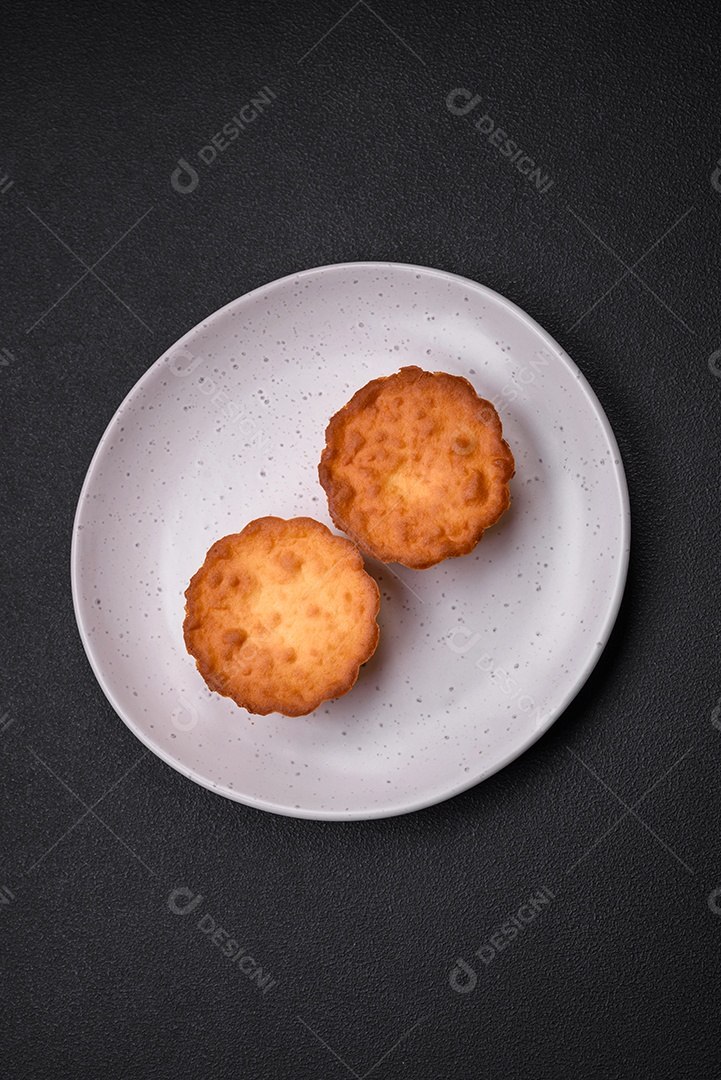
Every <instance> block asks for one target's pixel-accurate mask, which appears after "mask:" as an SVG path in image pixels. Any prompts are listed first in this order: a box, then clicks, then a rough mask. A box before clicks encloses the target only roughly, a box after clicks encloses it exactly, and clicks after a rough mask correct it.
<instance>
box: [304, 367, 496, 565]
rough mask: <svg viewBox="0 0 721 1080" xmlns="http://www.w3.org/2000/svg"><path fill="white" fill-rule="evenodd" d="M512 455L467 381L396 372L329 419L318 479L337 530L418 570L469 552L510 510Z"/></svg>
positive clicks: (490, 410)
mask: <svg viewBox="0 0 721 1080" xmlns="http://www.w3.org/2000/svg"><path fill="white" fill-rule="evenodd" d="M514 471H515V465H514V461H513V454H512V453H511V451H510V449H509V447H508V444H507V443H506V442H505V441H504V439H503V437H502V430H501V421H500V420H499V418H498V413H497V412H496V410H495V409H494V407H493V405H492V404H491V402H490V401H485V400H484V399H483V398H479V396H478V394H477V393H476V391H475V390H474V388H473V386H471V384H470V383H469V382H468V380H467V379H463V378H460V377H459V376H458V375H449V374H447V373H446V372H444V371H437V372H431V371H423V370H422V369H421V368H418V367H404V368H401V370H400V371H399V372H397V373H396V374H394V375H390V376H388V377H385V378H380V379H373V380H372V381H371V382H369V383H368V384H367V385H366V386H364V387H363V388H362V389H361V390H359V391H358V392H357V393H356V394H354V395H353V397H352V398H351V399H350V401H349V402H348V404H347V405H344V406H343V408H342V409H341V410H340V411H339V412H337V413H336V414H335V416H333V417H332V419H331V421H330V423H329V424H328V427H327V429H326V446H325V449H324V450H323V454H322V456H321V460H320V465H319V467H318V475H319V477H320V482H321V484H322V485H323V487H324V489H325V492H326V494H327V496H328V506H329V508H330V514H331V517H332V519H333V521H334V522H335V524H336V525H337V526H338V528H339V529H342V530H343V532H345V533H347V534H348V535H349V536H351V537H352V538H353V539H354V540H355V541H356V542H357V544H358V545H359V546H360V547H361V548H362V549H363V551H365V552H367V553H368V554H369V555H372V556H373V557H374V558H376V559H379V560H380V561H381V562H384V563H389V562H398V563H402V564H403V565H404V566H410V567H412V568H414V569H416V570H425V569H427V568H428V567H429V566H434V565H435V564H436V563H439V562H440V561H441V560H442V559H448V558H454V557H456V556H458V555H466V554H467V553H468V552H469V551H472V550H473V548H474V547H475V545H476V544H477V543H478V541H479V540H480V539H481V537H482V536H483V533H484V531H485V530H486V529H487V528H488V527H489V526H490V525H493V524H494V522H496V521H498V519H499V517H500V516H501V514H502V513H503V511H504V510H506V509H507V507H508V506H509V504H510V494H509V491H508V481H509V480H510V479H511V477H512V476H513V474H514Z"/></svg>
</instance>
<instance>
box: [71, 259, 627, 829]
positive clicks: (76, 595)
mask: <svg viewBox="0 0 721 1080" xmlns="http://www.w3.org/2000/svg"><path fill="white" fill-rule="evenodd" d="M361 267H362V268H364V269H373V270H379V269H396V268H400V269H402V270H408V271H417V272H420V273H422V274H426V275H429V276H431V277H436V278H439V279H441V280H445V281H451V282H458V283H462V284H463V285H465V286H471V287H472V288H473V289H475V290H477V291H478V292H480V293H481V294H483V295H485V296H490V297H491V298H492V299H493V300H494V301H496V302H498V303H500V304H501V306H503V307H505V308H506V309H507V310H508V311H509V312H511V313H512V314H513V315H514V316H515V317H516V318H518V319H520V320H521V321H522V322H524V323H525V324H526V325H527V326H528V327H529V328H531V329H532V330H533V331H534V332H535V333H536V334H538V335H539V336H540V337H541V339H542V340H543V341H544V343H545V344H546V345H547V346H548V347H550V349H551V351H552V352H553V353H554V355H555V356H556V357H557V358H558V359H559V360H560V361H561V363H563V364H564V365H565V366H566V367H567V368H568V370H569V371H570V373H571V374H572V375H573V376H574V377H575V378H576V379H577V381H578V383H579V385H580V387H581V389H582V391H583V393H584V394H585V396H586V398H587V399H588V402H589V404H590V406H591V408H592V410H593V412H594V414H595V417H596V420H597V421H598V422H599V423H600V426H601V429H602V431H603V433H604V436H605V437H606V439H607V441H608V444H609V446H610V448H611V450H612V451H613V455H614V456H613V459H612V462H611V464H612V466H613V471H614V476H615V478H616V483H617V486H618V491H619V496H620V501H621V529H620V533H619V542H620V548H621V551H620V558H619V562H618V568H617V572H616V578H615V581H614V583H613V589H612V593H611V595H610V598H609V603H608V607H607V611H606V615H605V618H604V621H603V625H602V628H601V630H600V631H599V635H598V637H599V641H600V642H601V648H598V647H597V648H596V649H594V650H593V651H592V652H591V653H590V654H589V657H588V658H587V660H586V662H585V664H584V665H583V667H582V668H581V669H580V671H579V673H578V674H577V675H576V677H575V678H574V680H573V682H572V684H571V686H570V687H569V689H568V690H567V691H566V694H565V695H564V696H563V697H562V698H561V699H560V701H559V702H558V704H557V705H556V706H555V707H554V708H553V709H551V710H550V712H549V715H548V717H546V718H545V719H544V721H543V724H542V725H540V726H539V727H538V728H537V729H536V730H535V731H532V732H531V733H530V735H529V736H528V737H527V738H526V739H525V740H523V741H522V742H521V743H519V744H518V745H517V746H515V747H514V748H513V750H511V751H510V752H509V753H508V754H506V755H505V756H504V757H503V758H501V759H500V760H499V761H498V762H496V763H495V764H494V765H493V766H492V767H491V768H489V769H488V771H487V772H482V773H481V774H480V775H478V776H474V777H472V778H470V779H465V780H462V781H461V782H460V783H459V784H458V785H457V786H455V787H453V788H451V789H449V790H447V791H444V792H441V793H440V794H438V793H433V794H431V795H426V796H423V797H420V798H418V799H415V800H413V801H412V802H408V803H407V804H406V805H404V806H401V807H395V806H394V807H390V808H388V807H386V808H383V807H373V808H369V809H366V810H362V811H358V810H350V811H347V810H346V811H344V810H308V809H306V808H304V807H291V806H280V805H278V804H276V803H273V802H270V801H268V800H265V799H262V798H256V797H254V796H249V795H244V794H242V793H240V792H236V791H234V790H233V789H232V788H226V787H223V786H222V785H219V784H216V783H213V781H211V780H209V779H207V778H206V777H204V776H202V775H200V774H199V773H197V772H195V771H194V770H193V769H191V768H188V767H187V766H186V765H184V764H183V763H182V762H181V761H179V760H178V759H177V758H174V757H173V756H172V754H170V753H168V752H167V751H166V750H165V749H164V748H163V747H162V746H159V745H158V744H156V743H154V742H153V740H152V739H151V738H150V737H149V736H148V735H147V734H146V733H145V732H144V731H143V730H142V728H140V727H139V726H138V725H137V724H136V722H135V720H134V719H133V718H132V716H131V715H129V714H128V713H126V712H125V711H124V710H123V709H122V708H121V706H120V705H119V703H118V702H117V701H116V700H115V697H114V695H113V692H112V690H111V688H110V686H109V685H108V683H107V682H106V680H105V677H104V675H103V673H102V671H101V669H100V664H99V662H98V661H97V660H96V657H95V656H94V653H93V648H92V644H91V641H90V636H89V634H88V631H87V628H86V626H85V624H84V622H83V615H82V605H81V600H80V575H81V566H80V556H79V533H80V528H79V527H80V525H81V524H82V521H81V517H82V514H83V511H84V509H85V505H86V501H87V500H86V494H87V491H88V489H89V487H90V485H91V484H92V482H93V479H94V474H95V472H96V471H97V468H98V465H99V463H100V460H101V457H102V455H103V453H104V450H105V446H106V443H107V442H108V440H109V438H110V436H111V434H112V432H113V431H114V429H115V426H116V422H117V420H118V418H119V416H120V415H121V414H122V412H123V411H124V410H125V408H126V407H127V406H128V405H129V404H130V402H131V401H132V399H133V398H134V397H135V396H136V395H137V394H139V393H140V391H141V389H142V388H143V386H144V385H145V383H146V381H149V380H150V378H151V377H152V376H153V374H154V373H155V371H156V369H158V368H159V366H160V365H161V364H162V363H163V362H164V360H165V358H166V357H167V356H168V354H169V353H171V352H172V351H173V350H174V349H178V348H181V347H182V346H183V345H184V344H185V343H186V342H187V340H188V339H189V338H190V337H191V336H192V335H194V334H195V333H196V331H198V329H199V328H201V327H202V328H204V329H205V328H207V327H208V326H209V325H210V324H211V323H212V322H214V321H215V320H217V319H220V318H221V317H222V316H223V315H224V314H225V312H227V311H228V310H230V309H231V308H233V307H235V306H236V305H237V304H239V303H241V302H245V301H248V300H250V299H251V298H252V297H254V296H257V295H258V294H260V293H263V292H265V293H270V292H271V291H272V290H273V289H274V288H277V287H279V286H281V285H283V284H285V283H286V282H289V281H298V280H300V279H302V278H305V277H311V276H314V275H319V274H323V273H327V272H328V271H339V270H349V269H352V268H361ZM630 547H631V506H630V497H629V491H628V482H627V480H626V472H625V469H624V465H623V459H622V457H621V452H620V450H619V447H618V442H617V441H616V436H615V435H614V432H613V429H612V427H611V424H610V422H609V420H608V417H607V416H606V412H605V410H604V408H603V406H602V405H601V402H600V401H599V399H598V397H597V395H596V393H595V391H594V390H593V387H592V386H591V384H590V383H589V382H588V380H587V379H586V377H585V375H584V374H583V372H582V371H580V369H579V368H578V367H577V366H576V364H575V363H574V362H573V360H572V359H571V357H570V356H569V355H568V354H567V353H566V351H565V349H563V348H562V347H561V346H560V345H559V343H558V342H557V341H556V340H555V338H553V337H552V336H551V335H550V334H549V333H548V331H547V330H545V329H544V328H543V327H542V326H541V325H540V324H539V323H538V322H537V321H536V320H535V319H534V318H532V316H530V315H529V314H528V313H527V312H526V311H524V310H523V309H522V308H520V307H519V306H518V305H517V304H515V303H514V302H513V301H512V300H509V299H508V298H507V297H505V296H503V295H502V294H501V293H499V292H496V291H495V289H491V288H490V287H489V286H488V285H483V284H482V283H481V282H479V281H474V280H473V279H472V278H467V277H464V276H463V275H462V274H455V273H452V272H451V271H448V270H438V269H436V268H434V267H430V266H421V265H418V264H415V263H402V262H388V261H375V260H357V261H350V262H341V263H328V264H326V265H323V266H314V267H310V268H308V269H306V270H300V271H295V272H293V273H290V274H285V275H284V276H283V277H280V278H274V279H273V280H272V281H268V282H265V283H264V284H263V285H259V286H257V287H256V288H254V289H251V290H250V291H249V292H246V293H242V294H241V295H240V296H236V297H235V298H234V299H233V300H230V301H229V302H228V303H227V304H224V305H223V306H222V307H220V308H217V309H216V310H215V311H213V312H211V314H210V315H208V316H206V317H205V318H203V319H200V320H199V321H198V322H197V323H196V324H195V325H194V326H192V327H191V328H190V329H189V330H187V331H186V332H185V333H184V334H183V335H182V336H181V337H180V338H178V340H177V341H176V342H174V343H173V344H172V345H170V346H169V347H168V348H167V349H165V350H164V351H163V352H162V353H161V354H160V356H159V357H158V359H157V360H155V361H154V362H153V363H152V364H151V365H150V367H149V368H148V369H147V371H145V372H144V373H143V374H142V375H141V376H140V378H139V379H138V380H137V381H136V382H135V383H134V384H133V386H132V387H131V388H130V390H129V391H128V393H127V394H126V395H125V397H124V398H123V400H122V401H121V403H120V405H118V407H117V409H116V410H115V412H114V413H113V415H112V417H111V418H110V420H109V422H108V424H107V426H106V428H105V430H104V432H103V434H102V436H101V438H100V441H99V442H98V445H97V447H96V448H95V452H94V453H93V456H92V458H91V460H90V464H89V465H88V468H87V472H86V474H85V479H84V480H83V484H82V487H81V489H80V494H79V496H78V502H77V506H76V508H75V515H74V518H73V529H72V541H71V546H70V585H71V591H72V598H73V611H74V614H75V622H76V625H77V628H78V632H79V634H80V640H81V641H82V644H83V648H84V650H85V655H86V656H87V658H88V662H89V664H90V667H91V669H92V672H93V674H94V675H95V678H96V680H97V682H98V684H99V686H100V689H101V690H102V692H103V694H104V695H105V697H106V699H107V701H108V702H109V703H110V705H111V706H112V708H113V710H114V711H115V713H116V714H117V715H118V716H119V717H120V719H121V720H122V721H123V723H124V724H125V725H126V727H127V728H129V729H130V731H131V732H132V733H133V735H135V737H136V738H137V739H138V740H139V741H140V742H141V743H142V744H143V745H144V746H145V747H146V748H147V749H148V750H150V751H151V752H152V753H153V754H154V755H155V756H156V757H158V758H160V760H161V761H163V762H165V764H166V765H169V766H170V767H171V768H172V769H174V770H175V771H176V772H179V773H180V774H181V775H183V776H185V777H186V778H187V779H188V780H192V781H193V782H194V783H196V784H199V785H200V786H201V787H204V788H206V789H207V790H209V791H212V792H214V793H215V794H216V795H218V796H220V797H222V798H227V799H230V800H231V801H232V802H238V803H241V804H243V805H245V806H250V807H252V808H253V809H256V810H263V811H266V812H269V813H273V814H278V815H280V816H282V817H293V818H299V819H304V820H310V821H369V820H377V819H381V818H390V817H399V816H401V815H402V814H410V813H414V812H416V811H417V810H425V809H426V808H427V807H429V806H436V805H438V803H441V802H446V801H447V800H448V799H453V798H455V796H456V795H461V794H462V793H463V792H464V791H468V790H469V789H470V788H472V787H476V785H478V784H480V783H482V782H483V781H484V780H487V779H488V778H489V777H491V776H493V775H494V774H495V773H497V772H500V771H501V769H504V768H505V767H506V766H507V765H510V764H511V762H513V761H515V760H516V759H517V758H519V757H521V755H522V754H525V752H526V751H527V750H529V749H530V747H531V746H533V745H534V743H536V742H537V741H538V740H539V739H540V738H541V736H542V735H545V733H546V732H547V731H548V730H549V729H550V728H551V727H552V726H553V724H554V723H555V722H556V720H558V718H559V717H560V716H562V715H563V713H564V712H565V711H566V709H567V708H568V706H569V705H570V704H571V702H572V701H573V699H574V698H575V697H576V695H577V694H578V693H579V692H580V690H581V689H582V687H583V686H585V684H586V682H587V681H588V679H589V678H590V676H591V673H592V672H593V670H594V668H595V667H596V664H597V663H598V661H599V660H600V658H601V656H602V655H603V652H604V650H605V649H606V646H607V644H608V641H609V638H610V636H611V633H612V631H613V628H614V626H615V623H616V619H617V617H618V612H619V609H620V607H621V601H622V599H623V594H624V591H625V587H626V581H627V577H628V565H629V558H630Z"/></svg>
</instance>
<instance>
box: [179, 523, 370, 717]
mask: <svg viewBox="0 0 721 1080" xmlns="http://www.w3.org/2000/svg"><path fill="white" fill-rule="evenodd" d="M185 598H186V609H185V610H186V615H185V622H184V624H183V633H184V637H185V644H186V647H187V649H188V652H189V653H190V654H191V655H192V656H194V657H195V661H196V665H197V668H198V671H199V672H200V674H201V675H202V676H203V678H204V679H205V682H206V683H207V685H208V687H209V688H210V689H211V690H214V691H216V692H217V693H218V694H222V695H224V696H225V697H229V698H232V699H233V701H234V702H235V703H236V705H239V706H240V707H241V708H244V709H247V710H248V712H251V713H258V714H260V715H262V716H265V715H267V714H268V713H272V712H278V713H283V714H284V715H285V716H304V715H305V714H306V713H311V712H313V710H314V709H317V708H318V706H319V705H320V704H321V703H322V702H324V701H327V700H329V699H331V698H338V697H342V695H343V694H346V693H347V692H348V691H349V690H350V689H351V687H352V686H353V684H354V683H355V681H356V679H357V678H358V671H359V668H360V666H361V664H364V663H365V662H366V660H368V659H370V657H371V656H372V655H373V653H374V652H375V650H376V646H377V644H378V635H379V630H378V624H377V622H376V616H377V614H378V610H379V607H380V594H379V592H378V586H377V585H376V583H375V581H374V580H373V578H372V577H370V575H369V574H367V573H366V571H365V570H364V568H363V559H362V556H361V554H360V552H359V551H358V548H357V547H356V545H355V544H354V543H352V542H351V541H350V540H346V539H345V537H342V536H335V535H334V534H333V533H332V532H331V531H330V529H328V528H327V526H325V525H323V524H321V522H319V521H315V520H313V518H306V517H299V518H291V519H290V520H288V521H286V520H284V519H282V518H277V517H263V518H258V519H257V520H255V521H251V522H250V524H249V525H246V526H245V528H244V529H243V530H242V532H239V533H234V534H232V535H230V536H224V537H223V538H222V540H218V541H217V542H216V543H215V544H213V546H212V547H211V549H210V550H209V552H208V554H207V555H206V557H205V562H204V563H203V565H202V566H201V568H200V570H198V572H197V573H196V574H195V575H194V576H193V578H192V579H191V582H190V585H189V586H188V588H187V590H186V593H185Z"/></svg>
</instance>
